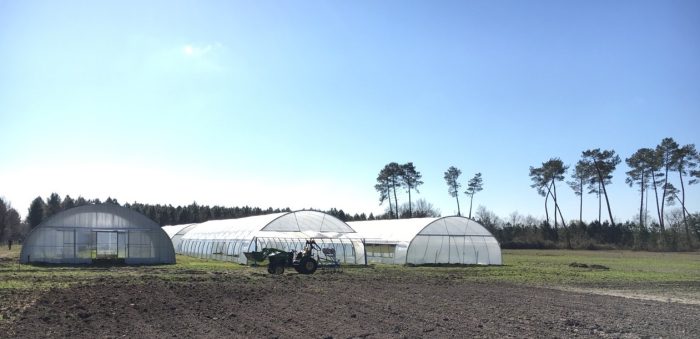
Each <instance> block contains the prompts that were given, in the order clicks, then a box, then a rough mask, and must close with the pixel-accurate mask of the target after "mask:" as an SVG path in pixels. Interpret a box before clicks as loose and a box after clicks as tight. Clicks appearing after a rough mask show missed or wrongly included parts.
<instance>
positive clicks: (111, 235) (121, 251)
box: [92, 231, 127, 262]
mask: <svg viewBox="0 0 700 339" xmlns="http://www.w3.org/2000/svg"><path fill="white" fill-rule="evenodd" d="M126 235H127V233H126V232H116V231H111V232H106V231H97V232H95V238H94V239H95V250H94V251H93V253H94V255H93V257H92V259H93V262H114V261H124V259H126V256H127V254H126V249H127V240H126Z"/></svg>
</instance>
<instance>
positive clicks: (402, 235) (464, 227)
mask: <svg viewBox="0 0 700 339" xmlns="http://www.w3.org/2000/svg"><path fill="white" fill-rule="evenodd" d="M348 225H350V227H352V228H353V229H354V230H355V231H357V233H358V236H359V237H361V238H363V240H364V244H365V252H366V254H367V262H369V263H387V264H416V265H421V264H478V265H501V264H502V261H501V248H500V245H499V244H498V241H497V240H496V238H494V236H493V235H492V234H491V233H490V232H489V231H488V230H487V229H486V228H484V226H482V225H480V224H479V223H477V222H476V221H474V220H471V219H468V218H464V217H458V216H450V217H441V218H414V219H391V220H374V221H356V222H349V223H348Z"/></svg>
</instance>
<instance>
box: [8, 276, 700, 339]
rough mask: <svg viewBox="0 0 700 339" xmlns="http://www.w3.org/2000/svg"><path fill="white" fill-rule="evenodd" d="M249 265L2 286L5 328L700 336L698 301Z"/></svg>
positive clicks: (89, 333)
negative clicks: (275, 270) (227, 270)
mask: <svg viewBox="0 0 700 339" xmlns="http://www.w3.org/2000/svg"><path fill="white" fill-rule="evenodd" d="M251 271H252V273H250V272H249V273H247V274H230V275H229V274H192V275H183V276H182V277H179V278H175V279H173V278H172V277H162V276H158V275H145V276H141V277H129V276H126V275H125V276H124V277H118V278H99V279H97V280H94V281H90V282H89V283H83V284H78V285H75V286H73V287H70V288H62V289H51V290H47V291H43V292H39V291H36V292H26V291H25V292H19V293H18V292H13V293H10V292H4V294H0V302H1V303H2V305H12V306H7V307H6V308H7V309H8V310H9V311H8V312H9V316H10V319H11V320H4V321H0V337H5V336H9V337H21V338H36V337H103V338H117V337H152V338H155V337H158V338H163V337H180V338H183V337H184V338H206V337H254V338H260V337H262V338H273V337H280V338H291V337H301V336H310V337H315V338H365V337H369V338H398V337H431V338H433V337H462V338H463V337H498V338H502V337H519V338H520V337H603V338H638V337H678V338H698V337H700V324H699V322H698V321H697V320H698V319H700V306H698V305H687V304H677V303H668V302H658V301H646V300H635V299H629V298H620V297H614V296H601V295H594V294H585V293H576V292H567V291H560V290H553V289H546V288H533V287H525V286H517V285H510V284H502V283H497V284H481V283H473V282H465V281H463V280H460V279H453V278H451V277H450V276H440V277H431V276H419V275H416V276H413V275H408V276H405V277H398V276H391V275H389V276H383V275H378V274H372V272H367V273H361V274H356V273H349V272H346V273H340V274H315V275H312V276H303V275H298V274H295V273H290V274H285V275H283V276H270V275H267V274H263V273H262V272H263V269H259V270H251ZM5 317H6V318H7V315H6V316H5Z"/></svg>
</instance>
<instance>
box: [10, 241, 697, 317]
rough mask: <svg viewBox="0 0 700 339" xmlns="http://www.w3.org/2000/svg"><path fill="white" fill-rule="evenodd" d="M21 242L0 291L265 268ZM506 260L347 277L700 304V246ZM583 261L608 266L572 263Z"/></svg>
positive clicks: (521, 255) (508, 253)
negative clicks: (47, 250)
mask: <svg viewBox="0 0 700 339" xmlns="http://www.w3.org/2000/svg"><path fill="white" fill-rule="evenodd" d="M18 257H19V247H17V246H15V247H14V248H13V249H12V251H8V250H7V248H2V249H0V291H1V290H13V289H48V288H55V287H57V288H61V287H67V286H70V285H72V284H81V283H90V282H91V281H96V280H98V279H105V278H109V277H111V276H119V277H122V278H123V277H132V278H133V281H134V283H138V282H139V281H140V280H142V279H152V278H157V279H163V280H169V281H198V280H203V279H204V280H206V279H207V277H210V276H221V275H227V276H230V277H231V278H236V277H240V278H246V279H256V278H259V277H261V276H264V275H266V274H267V273H266V272H265V269H264V268H251V267H246V266H242V265H239V264H233V263H228V262H220V261H212V260H200V259H195V258H191V257H186V256H178V257H177V264H175V265H157V266H136V267H127V266H119V267H89V266H82V267H61V266H39V265H21V266H20V265H18V263H17V258H18ZM503 262H504V265H503V266H467V267H404V266H397V265H375V266H372V267H370V268H346V269H345V273H344V274H346V275H348V276H349V277H352V276H356V275H372V274H381V275H387V276H394V275H396V276H397V278H400V277H401V276H406V275H408V276H426V275H427V276H436V277H445V278H446V279H461V280H465V281H473V282H506V283H512V284H518V285H533V286H545V287H550V288H557V289H564V290H566V289H570V290H575V291H588V292H593V293H599V294H600V293H602V294H612V295H621V296H629V297H639V298H648V299H656V300H674V301H681V302H689V303H698V304H700V253H699V252H692V253H654V252H633V251H568V250H504V251H503ZM572 263H579V264H586V265H588V266H591V265H601V266H605V267H607V268H608V269H607V270H606V269H591V268H585V267H584V268H582V267H572V266H571V265H570V264H572Z"/></svg>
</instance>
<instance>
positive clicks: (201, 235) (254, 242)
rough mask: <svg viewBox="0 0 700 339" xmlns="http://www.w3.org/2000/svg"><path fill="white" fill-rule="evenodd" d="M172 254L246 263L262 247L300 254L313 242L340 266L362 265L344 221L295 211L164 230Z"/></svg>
mask: <svg viewBox="0 0 700 339" xmlns="http://www.w3.org/2000/svg"><path fill="white" fill-rule="evenodd" d="M164 229H166V230H167V232H168V233H169V234H170V237H171V239H172V241H173V246H174V248H175V251H176V252H177V253H180V254H184V255H189V256H193V257H198V258H208V259H215V260H225V261H233V262H238V263H242V264H246V263H247V259H246V257H245V255H244V254H243V253H244V252H252V251H256V250H257V251H259V250H262V249H263V248H265V247H273V248H278V249H281V250H285V251H291V250H295V251H300V250H301V249H303V247H304V244H305V242H306V240H308V239H311V238H313V239H314V240H315V241H316V243H317V244H318V245H319V246H320V247H322V248H333V249H335V253H336V256H337V258H338V259H339V260H340V261H341V262H343V263H352V264H362V263H364V248H363V246H362V240H361V239H359V238H358V237H357V236H356V235H355V231H354V230H353V229H352V228H351V227H350V226H348V224H346V223H344V222H343V221H341V220H339V219H337V218H335V217H333V216H331V215H329V214H326V213H322V212H317V211H296V212H287V213H275V214H267V215H259V216H253V217H246V218H239V219H226V220H212V221H207V222H203V223H201V224H190V225H175V226H165V227H164Z"/></svg>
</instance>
